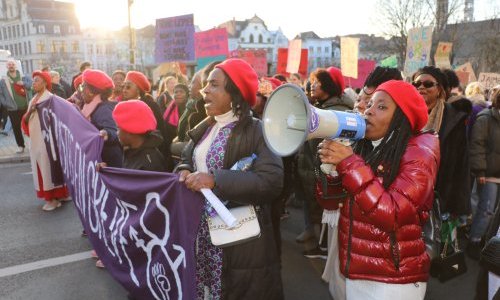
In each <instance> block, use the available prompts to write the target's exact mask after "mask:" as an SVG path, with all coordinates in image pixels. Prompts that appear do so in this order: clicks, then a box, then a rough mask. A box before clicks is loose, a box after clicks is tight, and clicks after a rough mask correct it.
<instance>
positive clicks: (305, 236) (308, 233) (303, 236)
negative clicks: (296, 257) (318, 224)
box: [295, 229, 315, 244]
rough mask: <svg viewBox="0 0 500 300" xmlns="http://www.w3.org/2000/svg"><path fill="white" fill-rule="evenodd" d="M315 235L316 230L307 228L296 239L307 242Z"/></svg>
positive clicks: (298, 241) (299, 241)
mask: <svg viewBox="0 0 500 300" xmlns="http://www.w3.org/2000/svg"><path fill="white" fill-rule="evenodd" d="M314 237H315V235H314V231H313V230H312V229H306V230H304V231H303V232H302V233H301V234H299V235H298V236H297V237H296V238H295V241H296V242H297V243H301V244H302V243H305V242H306V241H308V240H311V239H313V238H314Z"/></svg>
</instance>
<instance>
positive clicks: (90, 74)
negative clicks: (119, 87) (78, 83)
mask: <svg viewBox="0 0 500 300" xmlns="http://www.w3.org/2000/svg"><path fill="white" fill-rule="evenodd" d="M82 79H83V82H85V83H86V84H89V85H91V86H93V87H95V88H96V89H99V90H101V91H103V90H107V89H112V88H114V87H115V84H114V83H113V80H112V79H111V77H109V76H108V74H106V73H104V72H103V71H101V70H92V69H87V70H85V71H83V74H82Z"/></svg>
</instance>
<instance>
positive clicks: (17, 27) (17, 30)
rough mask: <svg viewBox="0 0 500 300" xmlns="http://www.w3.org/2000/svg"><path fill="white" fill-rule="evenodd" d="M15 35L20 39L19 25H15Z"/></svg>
mask: <svg viewBox="0 0 500 300" xmlns="http://www.w3.org/2000/svg"><path fill="white" fill-rule="evenodd" d="M16 33H17V36H18V37H20V36H21V29H20V26H19V25H16Z"/></svg>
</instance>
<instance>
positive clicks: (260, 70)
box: [230, 49, 267, 77]
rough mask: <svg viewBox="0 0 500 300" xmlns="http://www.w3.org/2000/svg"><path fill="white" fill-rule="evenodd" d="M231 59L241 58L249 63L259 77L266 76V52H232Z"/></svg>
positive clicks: (262, 50) (261, 50) (260, 50)
mask: <svg viewBox="0 0 500 300" xmlns="http://www.w3.org/2000/svg"><path fill="white" fill-rule="evenodd" d="M230 55H231V57H232V58H241V59H243V60H244V61H246V62H247V63H249V64H250V65H251V66H252V67H253V69H254V70H255V72H257V75H258V76H259V77H262V76H267V51H266V50H264V49H259V50H234V51H231V54H230Z"/></svg>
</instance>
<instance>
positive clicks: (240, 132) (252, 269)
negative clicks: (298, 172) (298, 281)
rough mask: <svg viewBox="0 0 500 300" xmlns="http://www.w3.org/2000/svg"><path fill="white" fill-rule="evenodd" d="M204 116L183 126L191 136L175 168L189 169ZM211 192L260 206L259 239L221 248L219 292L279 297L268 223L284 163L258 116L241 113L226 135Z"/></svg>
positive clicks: (205, 126) (276, 262)
mask: <svg viewBox="0 0 500 300" xmlns="http://www.w3.org/2000/svg"><path fill="white" fill-rule="evenodd" d="M213 122H214V120H213V119H212V118H210V117H209V118H206V119H205V120H204V121H202V122H201V123H200V124H198V126H196V127H195V128H194V129H192V130H191V131H189V132H188V135H189V137H190V138H191V141H190V142H189V143H188V144H187V146H186V148H185V149H184V151H183V154H182V161H181V163H180V165H179V166H178V167H177V171H180V170H186V169H187V170H191V171H193V162H192V157H193V150H194V146H195V145H196V144H197V143H198V142H199V141H200V140H201V138H202V137H203V134H204V133H205V131H206V130H207V129H208V128H209V127H210V125H211V124H213ZM252 153H255V154H256V155H257V159H256V160H255V162H254V164H253V166H252V168H251V171H247V172H241V171H231V170H229V169H230V168H231V167H232V166H233V165H234V164H235V163H236V162H237V161H239V160H240V159H242V158H244V157H248V156H251V155H252ZM214 175H215V184H216V187H215V188H214V190H213V192H214V193H215V194H216V195H217V196H218V197H220V198H221V199H224V200H228V201H230V202H229V205H228V206H232V207H234V206H240V205H246V204H253V205H259V206H260V207H261V209H260V212H259V213H258V215H259V223H260V227H261V236H260V237H259V238H258V239H254V240H252V241H249V242H246V243H243V244H240V245H235V246H231V247H226V248H224V258H223V271H222V272H223V274H222V276H223V277H222V284H223V295H224V296H223V298H224V299H231V300H233V299H234V300H236V299H251V300H254V299H266V300H267V299H269V300H274V299H283V289H282V283H281V271H280V263H279V258H278V253H277V249H276V245H275V241H274V236H273V228H272V224H271V216H270V212H271V204H272V201H273V200H275V199H276V198H277V196H278V195H279V194H280V193H281V190H282V187H283V165H282V161H281V159H280V158H279V157H277V156H275V155H274V154H273V153H272V152H271V151H270V150H269V148H268V147H267V146H266V144H265V142H264V138H263V135H262V126H261V122H260V121H259V120H257V119H253V118H251V117H247V118H244V119H243V120H241V121H239V122H238V124H237V125H236V126H235V127H234V129H233V130H232V132H231V135H230V136H229V139H228V142H227V146H226V151H225V155H224V167H223V168H222V169H219V170H216V171H214Z"/></svg>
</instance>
